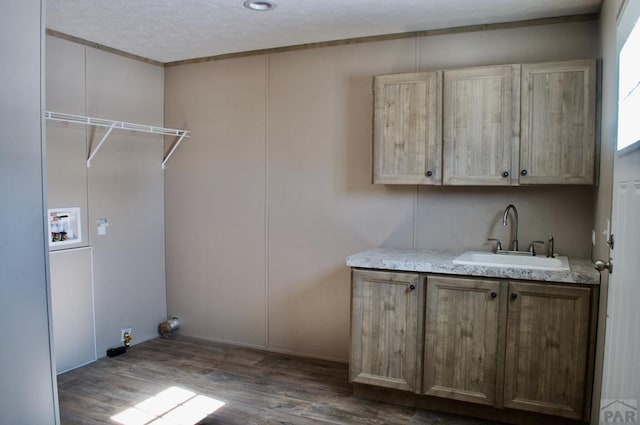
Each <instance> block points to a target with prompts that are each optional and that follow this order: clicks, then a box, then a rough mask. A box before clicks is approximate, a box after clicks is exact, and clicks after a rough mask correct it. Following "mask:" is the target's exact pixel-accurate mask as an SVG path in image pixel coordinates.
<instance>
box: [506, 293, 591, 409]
mask: <svg viewBox="0 0 640 425" xmlns="http://www.w3.org/2000/svg"><path fill="white" fill-rule="evenodd" d="M589 308H590V289H589V288H584V287H570V286H555V285H541V284H539V283H519V282H511V283H510V284H509V300H508V309H507V311H508V312H507V341H506V364H505V384H504V385H505V389H504V391H505V394H504V406H505V407H510V408H514V409H521V410H528V411H533V412H538V413H546V414H551V415H557V416H563V417H566V418H575V419H582V418H583V411H584V402H585V394H586V388H585V382H586V381H585V379H586V373H587V358H588V351H589V347H588V344H589V315H590V311H589Z"/></svg>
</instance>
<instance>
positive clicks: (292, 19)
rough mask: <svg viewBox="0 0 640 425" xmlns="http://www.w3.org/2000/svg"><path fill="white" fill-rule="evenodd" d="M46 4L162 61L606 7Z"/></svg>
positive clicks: (103, 40)
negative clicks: (257, 7) (255, 7)
mask: <svg viewBox="0 0 640 425" xmlns="http://www.w3.org/2000/svg"><path fill="white" fill-rule="evenodd" d="M243 1H244V0H46V27H47V28H49V29H52V30H54V31H58V32H62V33H64V34H67V35H71V36H74V37H78V38H81V39H84V40H87V41H90V42H94V43H98V44H101V45H104V46H108V47H111V48H114V49H118V50H122V51H125V52H128V53H131V54H134V55H138V56H142V57H145V58H148V59H153V60H155V61H158V62H164V63H166V62H174V61H180V60H186V59H194V58H201V57H207V56H217V55H222V54H227V53H238V52H245V51H251V50H259V49H267V48H274V47H283V46H292V45H298V44H305V43H314V42H323V41H331V40H341V39H347V38H353V37H363V36H373V35H383V34H393V33H403V32H413V31H423V30H431V29H440V28H450V27H458V26H466V25H477V24H487V23H498V22H509V21H520V20H528V19H536V18H546V17H555V16H564V15H574V14H584V13H597V12H599V11H600V7H601V5H602V0H274V1H275V2H276V5H277V6H276V8H275V9H272V10H270V11H267V12H256V11H252V10H249V9H246V8H244V7H243V5H242V4H243Z"/></svg>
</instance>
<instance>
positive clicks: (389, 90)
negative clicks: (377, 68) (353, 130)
mask: <svg viewBox="0 0 640 425" xmlns="http://www.w3.org/2000/svg"><path fill="white" fill-rule="evenodd" d="M441 92H442V72H421V73H413V74H395V75H381V76H376V77H375V79H374V128H373V140H374V146H373V182H374V183H385V184H386V183H395V184H440V182H441V178H442V177H441V176H442V171H441V125H440V111H441Z"/></svg>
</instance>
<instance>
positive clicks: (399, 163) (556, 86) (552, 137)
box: [373, 60, 596, 186]
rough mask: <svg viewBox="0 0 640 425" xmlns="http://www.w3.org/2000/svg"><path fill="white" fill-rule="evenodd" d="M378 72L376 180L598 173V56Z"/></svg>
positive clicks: (491, 180)
mask: <svg viewBox="0 0 640 425" xmlns="http://www.w3.org/2000/svg"><path fill="white" fill-rule="evenodd" d="M374 81H375V84H374V85H375V98H374V100H375V111H374V132H373V133H374V151H373V182H374V183H382V184H432V185H439V184H444V185H466V186H470V185H483V186H495V185H506V186H509V185H518V184H593V182H594V155H595V119H596V116H595V110H596V66H595V60H584V61H569V62H553V63H541V64H525V65H499V66H488V67H475V68H464V69H452V70H445V71H434V72H423V73H413V74H396V75H384V76H378V77H375V80H374Z"/></svg>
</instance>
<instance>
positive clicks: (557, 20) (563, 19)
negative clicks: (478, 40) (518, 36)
mask: <svg viewBox="0 0 640 425" xmlns="http://www.w3.org/2000/svg"><path fill="white" fill-rule="evenodd" d="M599 17H600V14H599V13H587V14H581V15H567V16H557V17H551V18H539V19H529V20H524V21H511V22H500V23H495V24H481V25H468V26H462V27H453V28H442V29H434V30H423V31H412V32H402V33H394V34H382V35H372V36H365V37H355V38H347V39H341V40H332V41H320V42H316V43H306V44H296V45H292V46H283V47H273V48H269V49H259V50H250V51H246V52H237V53H225V54H222V55H214V56H205V57H201V58H194V59H185V60H179V61H174V62H166V63H163V62H160V61H156V60H153V59H149V58H145V57H143V56H138V55H134V54H133V53H129V52H125V51H123V50H118V49H114V48H113V47H108V46H105V45H102V44H99V43H95V42H93V41H89V40H85V39H82V38H79V37H74V36H72V35H68V34H65V33H62V32H59V31H55V30H52V29H47V35H50V36H52V37H57V38H61V39H64V40H68V41H72V42H74V43H78V44H82V45H84V46H87V47H92V48H94V49H98V50H103V51H105V52H109V53H113V54H116V55H119V56H124V57H126V58H129V59H134V60H137V61H141V62H145V63H149V64H152V65H156V66H164V67H169V66H178V65H188V64H193V63H200V62H211V61H218V60H224V59H234V58H241V57H247V56H258V55H268V54H274V53H284V52H293V51H297V50H307V49H316V48H321V47H332V46H345V45H349V44H361V43H372V42H377V41H388V40H400V39H405V38H414V37H416V38H417V37H431V36H436V35H447V34H460V33H468V32H478V31H495V30H501V29H510V28H521V27H531V26H537V25H553V24H566V23H573V22H584V21H595V20H597V19H598V18H599Z"/></svg>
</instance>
